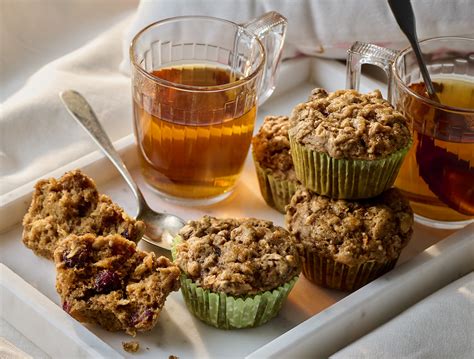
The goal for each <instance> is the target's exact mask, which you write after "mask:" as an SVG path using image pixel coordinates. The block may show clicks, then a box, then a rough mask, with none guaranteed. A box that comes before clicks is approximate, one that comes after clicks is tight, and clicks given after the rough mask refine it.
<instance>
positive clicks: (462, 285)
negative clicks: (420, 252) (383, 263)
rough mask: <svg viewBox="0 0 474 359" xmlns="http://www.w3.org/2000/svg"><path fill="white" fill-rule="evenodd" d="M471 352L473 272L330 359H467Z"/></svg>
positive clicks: (473, 337) (473, 347) (473, 340)
mask: <svg viewBox="0 0 474 359" xmlns="http://www.w3.org/2000/svg"><path fill="white" fill-rule="evenodd" d="M473 353H474V273H473V272H471V273H470V274H467V275H465V276H464V277H462V278H460V279H458V280H457V281H455V282H453V283H451V284H449V285H447V286H446V287H444V288H442V289H440V290H438V291H437V292H435V293H433V294H432V295H430V296H429V297H427V298H425V299H424V300H422V301H420V302H418V303H417V304H415V305H414V306H412V307H411V308H409V309H407V310H406V311H404V312H403V313H401V314H400V315H398V316H397V317H395V318H394V319H392V320H391V321H389V322H388V323H385V324H384V325H382V326H380V327H379V328H377V329H375V330H374V331H373V332H371V333H369V334H367V335H366V336H364V337H362V338H360V339H359V340H357V341H355V342H354V343H352V344H350V345H348V346H347V347H345V348H344V349H342V350H340V351H339V352H337V353H335V354H334V355H332V356H331V358H333V359H349V358H350V359H358V358H360V359H362V358H380V359H384V358H387V359H391V358H430V359H437V358H439V359H447V358H456V359H462V358H466V359H467V358H472V357H473Z"/></svg>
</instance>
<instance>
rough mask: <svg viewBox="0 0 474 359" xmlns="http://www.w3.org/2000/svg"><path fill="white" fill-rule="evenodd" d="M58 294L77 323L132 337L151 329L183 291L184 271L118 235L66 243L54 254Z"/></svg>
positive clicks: (71, 238)
mask: <svg viewBox="0 0 474 359" xmlns="http://www.w3.org/2000/svg"><path fill="white" fill-rule="evenodd" d="M54 261H55V264H56V290H57V291H58V293H59V295H60V297H61V300H62V306H63V309H64V310H65V311H66V312H68V313H69V314H70V315H71V316H72V317H74V318H75V319H77V320H79V321H81V322H86V323H94V324H99V325H101V326H102V327H103V328H105V329H107V330H110V331H117V330H124V331H126V332H127V333H128V334H130V335H135V333H136V332H137V331H146V330H150V329H152V328H153V327H154V326H155V324H156V322H157V320H158V316H159V314H160V312H161V309H162V308H163V305H164V303H165V300H166V297H167V296H168V294H169V293H170V292H172V291H177V290H178V288H179V269H178V267H177V266H175V265H174V264H173V263H172V262H171V261H170V260H169V259H167V258H166V257H158V258H157V257H156V255H155V253H147V252H142V251H140V250H138V249H137V248H136V244H135V243H134V242H132V241H129V240H127V239H125V238H124V237H122V236H120V235H117V234H113V235H108V236H105V237H102V236H99V237H96V236H95V235H93V234H85V235H83V236H76V235H74V234H72V235H70V236H68V237H66V238H64V239H62V240H61V241H60V242H59V244H58V245H57V248H56V250H55V252H54Z"/></svg>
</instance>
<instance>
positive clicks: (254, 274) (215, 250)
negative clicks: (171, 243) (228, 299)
mask: <svg viewBox="0 0 474 359" xmlns="http://www.w3.org/2000/svg"><path fill="white" fill-rule="evenodd" d="M179 236H180V237H181V240H182V242H181V243H179V244H177V245H176V247H175V248H176V258H175V263H176V264H177V265H178V266H179V267H180V268H181V270H182V271H184V273H185V274H186V275H187V276H188V277H189V278H190V279H192V280H193V281H194V282H196V284H197V285H199V286H201V287H202V288H204V289H209V290H211V291H213V292H224V293H226V294H229V295H233V296H245V295H250V294H256V293H260V292H263V291H266V290H272V289H276V288H278V287H279V286H281V285H283V284H285V283H286V282H288V281H290V280H291V279H292V278H293V277H295V276H296V275H298V274H299V273H300V263H299V257H298V249H297V248H298V247H297V245H296V243H295V241H294V239H293V237H292V236H291V235H290V233H289V232H288V231H287V230H286V229H284V228H281V227H278V226H275V225H274V224H273V223H272V222H270V221H264V220H260V219H255V218H242V219H233V218H227V219H218V218H214V217H209V216H204V217H203V218H202V219H200V220H197V221H189V222H188V223H187V224H186V226H184V227H183V228H182V229H181V230H180V232H179Z"/></svg>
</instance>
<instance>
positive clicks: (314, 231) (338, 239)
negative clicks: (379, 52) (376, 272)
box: [286, 188, 413, 265]
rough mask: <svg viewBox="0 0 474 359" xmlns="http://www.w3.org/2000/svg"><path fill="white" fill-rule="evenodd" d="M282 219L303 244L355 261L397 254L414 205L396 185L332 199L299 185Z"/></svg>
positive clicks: (406, 237) (409, 231) (407, 235)
mask: <svg viewBox="0 0 474 359" xmlns="http://www.w3.org/2000/svg"><path fill="white" fill-rule="evenodd" d="M286 224H287V227H288V229H289V231H290V232H291V233H292V234H293V235H294V236H295V238H296V241H297V242H299V243H302V244H303V246H304V248H305V249H306V250H308V251H311V252H316V253H318V254H319V255H322V256H324V257H330V258H333V259H334V260H335V261H336V262H340V263H344V264H347V265H358V264H361V263H364V262H367V261H376V262H379V263H380V262H385V261H387V260H392V259H396V258H398V256H399V254H400V251H401V250H402V248H403V247H405V246H406V244H407V243H408V241H409V240H410V237H411V235H412V232H413V229H412V227H413V211H412V209H411V207H410V205H409V203H408V201H407V200H406V199H405V198H404V197H403V196H402V195H401V193H400V192H399V191H398V190H397V189H394V188H392V189H389V190H388V191H386V192H384V193H382V194H381V195H380V196H378V197H375V198H371V199H366V200H359V201H346V200H333V199H330V198H328V197H324V196H320V195H318V194H316V193H314V192H311V191H309V190H307V189H304V188H300V189H299V190H298V191H297V192H296V193H295V195H294V196H293V198H292V199H291V203H290V204H289V205H288V207H287V213H286Z"/></svg>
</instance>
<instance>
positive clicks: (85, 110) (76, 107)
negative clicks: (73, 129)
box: [59, 90, 146, 210]
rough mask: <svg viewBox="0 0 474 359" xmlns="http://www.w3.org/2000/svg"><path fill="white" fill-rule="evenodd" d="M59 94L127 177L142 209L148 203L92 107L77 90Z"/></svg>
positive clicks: (125, 177)
mask: <svg viewBox="0 0 474 359" xmlns="http://www.w3.org/2000/svg"><path fill="white" fill-rule="evenodd" d="M59 96H60V97H61V100H62V101H63V103H64V105H65V106H66V108H67V110H68V112H69V113H70V114H71V116H72V117H73V118H74V119H75V120H76V121H77V122H78V123H79V124H80V125H81V126H82V127H83V128H84V129H85V130H86V132H87V133H88V134H89V136H91V137H92V139H93V140H94V141H95V143H97V145H98V146H99V147H100V149H101V150H102V152H104V154H105V155H106V156H107V157H108V158H109V159H110V161H111V162H112V163H113V165H114V166H115V168H117V170H118V171H119V172H120V174H121V175H122V177H123V178H124V179H125V182H127V184H128V186H129V187H130V189H131V190H132V192H133V194H134V195H135V197H136V198H137V200H138V205H139V210H140V208H141V207H142V206H144V205H146V202H145V200H144V198H143V195H142V193H141V192H140V189H139V188H138V186H137V185H136V183H135V181H134V180H133V178H132V176H131V175H130V172H129V171H128V169H127V167H126V166H125V163H123V161H122V158H120V156H119V154H118V153H117V151H116V150H115V148H114V146H113V145H112V142H110V139H109V137H108V136H107V134H106V132H105V130H104V128H103V127H102V125H101V124H100V122H99V120H98V119H97V116H96V115H95V113H94V110H92V107H91V106H90V105H89V103H88V102H87V100H86V99H85V98H84V97H83V96H82V95H81V94H80V93H79V92H77V91H74V90H66V91H63V92H61V93H60V94H59Z"/></svg>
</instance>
